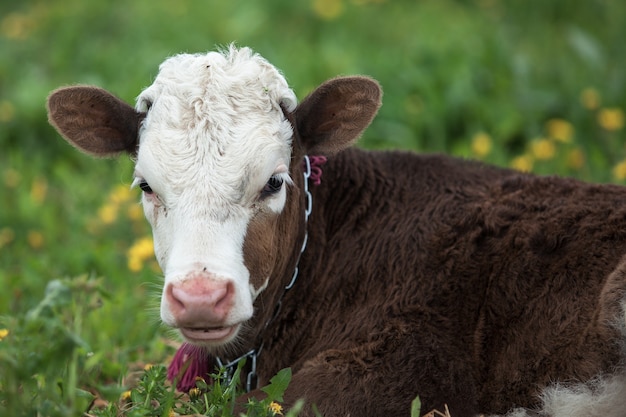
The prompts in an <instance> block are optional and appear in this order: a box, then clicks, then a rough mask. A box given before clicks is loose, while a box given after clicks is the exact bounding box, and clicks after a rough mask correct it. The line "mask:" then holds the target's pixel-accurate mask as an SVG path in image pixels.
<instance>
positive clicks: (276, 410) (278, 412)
mask: <svg viewBox="0 0 626 417" xmlns="http://www.w3.org/2000/svg"><path fill="white" fill-rule="evenodd" d="M267 409H268V410H269V411H271V412H272V415H275V416H282V415H283V407H282V406H281V405H280V404H278V403H277V402H275V401H272V402H271V403H270V405H268V406H267Z"/></svg>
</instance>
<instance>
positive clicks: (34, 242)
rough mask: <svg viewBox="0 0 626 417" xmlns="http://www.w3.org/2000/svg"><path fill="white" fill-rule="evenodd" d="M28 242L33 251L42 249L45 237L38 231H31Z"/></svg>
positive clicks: (27, 238) (27, 237) (27, 236)
mask: <svg viewBox="0 0 626 417" xmlns="http://www.w3.org/2000/svg"><path fill="white" fill-rule="evenodd" d="M26 240H27V241H28V244H29V245H30V247H31V248H33V249H40V248H41V247H42V246H43V242H44V239H43V235H42V234H41V232H39V231H37V230H31V231H29V232H28V234H27V235H26Z"/></svg>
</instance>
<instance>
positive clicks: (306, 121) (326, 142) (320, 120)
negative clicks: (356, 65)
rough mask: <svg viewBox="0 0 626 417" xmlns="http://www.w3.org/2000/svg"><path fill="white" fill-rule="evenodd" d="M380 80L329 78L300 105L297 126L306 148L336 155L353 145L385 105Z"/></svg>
mask: <svg viewBox="0 0 626 417" xmlns="http://www.w3.org/2000/svg"><path fill="white" fill-rule="evenodd" d="M381 97H382V90H381V88H380V85H379V84H378V82H377V81H376V80H374V79H372V78H367V77H339V78H334V79H332V80H329V81H326V82H325V83H323V84H322V85H320V86H319V87H318V88H316V89H315V90H314V91H313V92H312V93H311V94H309V95H308V96H307V97H306V98H305V99H304V100H302V102H301V103H300V104H299V105H298V107H297V108H296V110H295V115H296V117H295V124H296V129H297V130H298V134H299V137H300V140H301V141H302V144H303V146H304V148H305V151H306V152H307V153H309V154H311V155H318V154H321V155H332V154H334V153H337V152H340V151H342V150H343V149H345V148H347V147H348V146H350V145H352V144H353V143H354V142H356V140H357V139H358V138H359V137H360V136H361V134H362V133H363V131H364V130H365V129H366V128H367V127H368V126H369V124H370V123H371V122H372V119H373V118H374V116H375V115H376V113H377V112H378V109H379V108H380V105H381Z"/></svg>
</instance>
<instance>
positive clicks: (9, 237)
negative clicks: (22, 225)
mask: <svg viewBox="0 0 626 417" xmlns="http://www.w3.org/2000/svg"><path fill="white" fill-rule="evenodd" d="M13 239H15V232H14V231H13V229H10V228H8V227H4V228H2V229H1V230H0V248H2V247H4V246H6V245H8V244H9V243H11V242H13Z"/></svg>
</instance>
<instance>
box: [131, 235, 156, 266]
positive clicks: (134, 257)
mask: <svg viewBox="0 0 626 417" xmlns="http://www.w3.org/2000/svg"><path fill="white" fill-rule="evenodd" d="M126 255H127V256H128V269H130V270H131V271H133V272H139V271H140V270H141V268H143V263H144V262H145V261H146V260H147V259H150V258H152V257H153V256H154V244H153V243H152V238H151V237H149V236H148V237H144V238H141V239H139V240H138V241H136V242H135V243H134V244H133V245H132V246H131V247H130V248H129V249H128V252H127V254H126Z"/></svg>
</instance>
